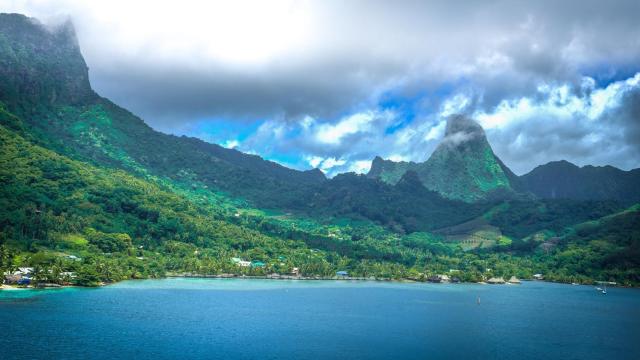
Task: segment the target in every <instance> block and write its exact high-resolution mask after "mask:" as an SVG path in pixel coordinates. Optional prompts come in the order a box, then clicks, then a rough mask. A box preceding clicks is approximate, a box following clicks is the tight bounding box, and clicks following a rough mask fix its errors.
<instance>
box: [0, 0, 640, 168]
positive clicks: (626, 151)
mask: <svg viewBox="0 0 640 360" xmlns="http://www.w3.org/2000/svg"><path fill="white" fill-rule="evenodd" d="M176 4H178V3H176V2H171V1H154V2H149V3H144V2H132V3H125V2H122V3H118V2H112V1H106V0H105V1H95V2H90V3H89V2H83V1H79V0H78V1H76V0H60V1H51V2H47V1H29V0H16V1H13V2H11V3H10V4H9V5H5V4H3V5H0V10H2V11H5V10H6V11H18V12H25V13H27V14H29V15H32V16H36V17H39V18H42V19H43V20H45V21H46V20H47V18H48V17H49V18H51V17H52V16H53V17H54V18H55V17H56V16H70V17H71V19H72V20H73V22H74V24H75V25H76V28H77V32H78V38H79V41H80V45H81V47H82V50H83V54H84V55H85V57H86V60H87V63H88V65H89V67H90V76H91V80H92V83H93V86H94V87H95V88H96V90H97V91H98V92H99V93H101V94H102V95H104V96H107V97H109V98H111V99H113V100H114V101H115V102H116V103H119V104H121V105H123V106H125V107H127V108H129V109H130V110H132V111H133V112H134V113H137V114H139V115H141V116H142V117H143V118H144V119H145V120H146V121H147V122H149V123H150V125H152V126H154V127H156V128H158V129H161V130H163V131H166V132H186V133H189V131H191V130H189V129H192V128H193V127H195V126H196V125H193V124H196V123H197V122H198V121H202V120H203V119H211V121H214V122H215V119H216V118H223V119H225V121H229V120H231V121H238V122H246V123H249V122H250V123H253V124H256V123H262V126H260V127H259V129H258V131H256V133H254V134H252V135H251V136H249V137H248V138H247V139H246V140H243V141H242V142H241V144H240V149H242V150H246V151H253V152H256V153H259V154H261V155H266V156H275V155H277V154H278V153H280V152H285V153H290V154H299V157H300V162H299V163H298V164H297V166H300V167H304V166H308V165H309V164H311V162H313V163H317V162H318V160H317V158H321V159H325V160H326V159H334V160H335V161H334V160H331V161H329V162H328V163H327V164H330V165H333V170H332V171H338V170H339V171H342V170H348V169H352V168H354V166H355V165H354V164H357V167H360V168H361V167H362V166H363V162H364V161H366V159H367V158H368V159H370V158H371V157H373V156H374V155H383V156H385V157H393V158H398V159H399V158H402V159H407V160H415V161H422V160H425V158H426V157H427V156H428V155H429V153H430V151H431V150H432V149H433V148H434V146H435V144H436V143H437V141H438V140H439V138H438V137H437V136H441V135H442V130H443V128H442V126H443V118H444V115H446V114H445V113H447V114H448V113H450V111H448V110H446V109H445V108H446V107H447V106H449V105H450V104H451V102H452V101H453V100H455V99H456V96H462V98H463V99H466V102H465V103H464V104H463V105H460V104H458V105H455V104H454V105H455V106H453V107H452V108H453V109H455V110H456V111H458V112H462V113H466V114H467V115H478V114H501V113H502V111H503V110H502V109H501V108H500V107H499V106H500V104H504V103H505V102H507V103H508V102H513V101H518V100H519V99H527V101H529V103H530V105H531V107H532V108H533V110H532V111H531V113H528V114H527V116H516V115H514V114H508V116H506V115H505V116H503V120H502V121H503V122H504V124H500V125H499V126H498V125H496V124H493V125H491V126H490V127H489V128H488V129H487V134H488V135H489V138H490V140H492V143H493V144H494V148H496V152H497V153H499V155H500V156H502V157H503V158H504V159H505V162H507V164H508V165H510V166H512V167H513V168H514V169H515V170H516V171H517V172H524V171H528V170H529V169H531V168H532V167H533V166H535V165H537V164H539V163H543V162H547V161H550V160H557V159H561V158H567V159H569V160H573V161H575V162H578V163H582V164H584V163H587V162H593V163H597V164H605V163H611V164H616V165H617V166H621V167H625V168H630V167H636V166H638V165H639V164H638V162H637V160H634V159H635V158H637V154H638V132H639V130H638V99H637V97H638V95H637V93H636V92H634V91H635V90H634V91H624V92H622V93H621V94H622V95H621V96H622V98H620V99H615V104H613V103H612V104H610V105H609V106H608V108H607V109H608V110H607V111H606V112H605V113H603V114H600V115H598V116H597V117H595V118H594V117H590V115H588V114H587V113H586V112H584V111H577V110H576V111H574V112H573V113H571V111H569V112H567V111H564V110H558V109H556V108H554V109H550V108H549V105H548V102H549V101H550V98H549V94H548V93H545V92H544V91H540V88H541V87H549V88H561V87H566V89H567V91H568V93H567V95H566V96H569V97H572V98H576V99H589V96H590V95H589V92H590V91H592V90H594V89H601V88H604V87H606V86H607V84H608V83H609V82H616V81H621V80H624V79H628V78H631V77H633V76H634V74H636V73H637V72H638V71H640V65H639V64H638V59H640V26H639V25H638V24H639V23H638V20H637V19H638V18H640V2H639V1H636V0H616V1H599V0H572V1H557V0H542V1H510V0H490V1H445V0H441V1H394V2H390V1H348V2H345V1H337V0H336V1H316V2H290V1H273V2H262V1H255V2H251V1H248V2H247V1H238V2H227V3H225V2H215V3H214V2H197V1H190V0H185V1H182V2H180V3H179V6H176ZM151 7H153V8H152V9H151ZM585 77H589V78H594V79H597V80H598V81H601V82H603V83H602V84H597V83H596V84H594V85H593V86H590V87H589V86H587V87H585V86H583V85H584V84H583V83H584V81H585ZM443 89H446V91H444V90H443ZM389 94H393V96H396V97H399V98H415V97H418V98H419V97H422V99H419V100H418V101H416V104H414V105H413V106H414V109H413V110H414V112H415V113H416V114H415V118H414V119H413V120H412V121H411V122H409V123H408V124H404V125H402V126H400V129H399V130H397V131H391V132H389V131H388V128H389V127H395V126H397V124H398V123H401V122H402V120H403V119H402V118H403V116H404V114H402V113H401V112H398V113H396V114H395V115H394V116H392V117H388V116H387V117H385V116H384V115H383V114H384V111H385V110H386V109H385V105H384V104H382V102H381V99H385V98H386V97H388V96H389ZM611 101H614V100H611ZM454 103H455V101H454ZM447 104H449V105H447ZM563 106H564V108H563V109H565V110H566V108H569V107H571V106H572V105H571V104H565V105H563ZM581 106H583V107H589V106H590V105H589V104H588V103H587V102H584V103H583V104H582V105H581ZM561 108H562V107H561ZM552 110H553V111H552ZM554 111H555V112H554ZM563 111H564V112H563ZM558 112H560V113H562V114H560V115H558ZM567 113H570V114H569V115H567ZM354 114H370V115H371V114H373V115H372V116H371V120H370V121H361V122H357V121H356V122H354V121H351V120H349V117H350V116H351V115H354ZM309 118H311V119H313V123H312V124H311V125H309V124H307V125H308V127H306V128H305V125H304V124H303V122H304V121H306V120H305V119H307V120H308V119H309ZM350 121H351V122H350ZM331 126H338V127H336V128H330V127H331ZM185 129H186V130H185ZM323 131H324V132H323ZM331 131H333V132H336V133H340V134H342V135H341V137H340V139H339V141H336V142H329V141H327V139H326V138H325V139H324V140H323V138H322V136H328V135H326V134H332V132H331ZM193 132H197V129H196V130H193ZM322 134H324V135H322ZM275 139H278V140H277V143H275V144H274V142H275ZM229 140H235V139H229ZM308 158H311V159H314V160H312V161H311V162H309V161H308V160H303V159H308ZM305 161H306V163H305ZM340 163H342V165H336V164H340ZM327 166H328V165H327ZM325 167H326V166H325Z"/></svg>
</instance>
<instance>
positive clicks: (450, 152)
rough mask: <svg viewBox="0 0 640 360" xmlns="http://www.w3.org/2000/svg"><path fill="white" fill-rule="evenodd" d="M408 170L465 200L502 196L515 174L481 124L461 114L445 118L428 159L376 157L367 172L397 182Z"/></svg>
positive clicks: (510, 187) (513, 182) (430, 185)
mask: <svg viewBox="0 0 640 360" xmlns="http://www.w3.org/2000/svg"><path fill="white" fill-rule="evenodd" d="M410 170H411V171H415V172H416V173H417V174H418V176H419V178H420V180H421V182H422V184H423V185H424V186H425V187H426V188H428V189H430V190H433V191H436V192H438V193H440V194H441V195H443V196H445V197H447V198H450V199H456V200H463V201H466V202H474V201H479V200H485V199H489V198H495V197H504V196H506V195H508V194H512V193H513V192H514V191H513V189H514V187H515V185H516V183H517V177H516V175H515V174H513V173H512V172H511V170H509V169H508V168H507V167H506V166H505V165H504V164H503V163H502V161H500V159H499V158H498V157H497V156H496V155H495V154H494V152H493V149H492V148H491V145H490V144H489V142H488V141H487V138H486V135H485V133H484V130H483V129H482V127H481V126H480V125H479V124H478V123H477V122H475V121H473V120H472V119H469V118H467V117H465V116H461V115H455V116H452V117H450V118H449V119H448V120H447V126H446V130H445V135H444V138H443V139H442V141H441V142H440V144H439V145H438V147H437V148H436V150H435V151H434V152H433V154H432V155H431V156H430V157H429V159H428V160H427V161H425V162H423V163H412V162H393V161H389V160H383V159H381V158H376V159H375V160H374V162H373V163H372V166H371V171H370V172H369V174H368V176H369V177H374V178H378V179H380V180H382V181H384V182H387V183H389V184H396V183H397V182H398V181H399V180H400V179H401V178H402V176H403V175H404V173H406V172H407V171H410Z"/></svg>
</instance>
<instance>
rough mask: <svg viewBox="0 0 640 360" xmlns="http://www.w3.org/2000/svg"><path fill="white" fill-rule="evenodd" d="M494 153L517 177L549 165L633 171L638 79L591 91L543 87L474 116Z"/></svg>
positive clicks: (591, 86)
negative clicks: (562, 163)
mask: <svg viewBox="0 0 640 360" xmlns="http://www.w3.org/2000/svg"><path fill="white" fill-rule="evenodd" d="M473 117H474V118H476V119H477V120H478V121H479V122H480V123H481V124H482V125H483V126H484V128H485V129H486V130H487V135H488V138H489V141H490V142H491V144H492V145H493V148H494V150H495V152H496V153H497V154H498V155H499V156H500V157H501V158H502V159H503V160H504V161H505V163H506V164H507V165H509V166H510V167H511V168H512V169H513V170H514V171H515V172H516V173H524V172H526V171H529V170H531V168H532V167H534V166H535V165H539V164H542V163H546V162H548V161H553V160H561V159H564V160H569V161H571V162H574V163H576V164H578V165H589V164H591V165H614V166H617V167H620V168H623V169H631V168H634V167H637V166H638V165H639V164H638V159H639V158H640V73H636V74H635V75H634V76H632V77H630V78H628V79H624V80H620V81H615V82H612V83H610V84H609V85H607V86H606V87H600V88H598V87H596V86H595V80H594V79H592V78H590V77H584V78H583V79H582V81H581V85H580V87H579V88H578V89H575V88H572V87H571V85H569V84H558V85H555V86H552V85H545V86H540V87H538V89H537V93H536V94H534V95H532V96H529V97H521V98H516V99H511V100H504V101H502V102H500V103H499V104H498V105H497V106H496V107H495V108H494V109H491V110H478V111H476V112H475V113H474V114H473Z"/></svg>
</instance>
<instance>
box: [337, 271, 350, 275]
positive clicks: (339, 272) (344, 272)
mask: <svg viewBox="0 0 640 360" xmlns="http://www.w3.org/2000/svg"><path fill="white" fill-rule="evenodd" d="M336 275H344V276H346V275H349V273H348V272H346V271H336Z"/></svg>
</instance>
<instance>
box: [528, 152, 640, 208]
mask: <svg viewBox="0 0 640 360" xmlns="http://www.w3.org/2000/svg"><path fill="white" fill-rule="evenodd" d="M521 179H522V182H523V185H524V186H525V187H526V188H527V190H529V191H530V192H532V193H534V194H535V195H536V196H538V197H540V198H543V199H575V200H617V201H620V202H622V203H627V204H633V203H637V202H639V201H640V169H635V170H631V171H623V170H620V169H618V168H615V167H613V166H583V167H578V166H576V165H574V164H572V163H570V162H568V161H564V160H563V161H554V162H550V163H548V164H545V165H540V166H538V167H536V168H535V169H533V170H532V171H531V172H529V173H527V174H525V175H523V176H522V177H521Z"/></svg>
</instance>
